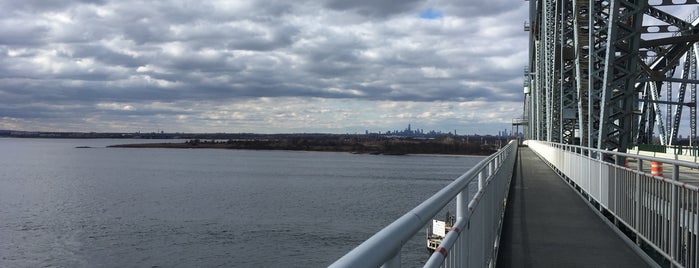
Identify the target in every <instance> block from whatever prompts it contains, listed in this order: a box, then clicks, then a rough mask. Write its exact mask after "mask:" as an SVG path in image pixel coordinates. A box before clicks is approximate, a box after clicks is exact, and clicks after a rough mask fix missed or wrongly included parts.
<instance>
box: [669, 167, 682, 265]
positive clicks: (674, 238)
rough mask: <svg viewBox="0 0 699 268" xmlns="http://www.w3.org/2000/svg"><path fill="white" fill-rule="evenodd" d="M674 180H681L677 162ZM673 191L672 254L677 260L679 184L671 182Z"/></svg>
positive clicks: (671, 218) (671, 199)
mask: <svg viewBox="0 0 699 268" xmlns="http://www.w3.org/2000/svg"><path fill="white" fill-rule="evenodd" d="M672 180H674V181H679V180H680V166H678V165H677V164H673V165H672ZM670 187H672V188H671V190H672V192H671V193H670V202H671V205H670V209H671V210H670V256H671V257H672V258H673V259H675V260H677V236H678V235H677V230H678V228H677V226H678V225H679V223H678V200H677V199H678V196H677V186H676V185H674V184H670Z"/></svg>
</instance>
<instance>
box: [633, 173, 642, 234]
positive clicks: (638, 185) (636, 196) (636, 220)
mask: <svg viewBox="0 0 699 268" xmlns="http://www.w3.org/2000/svg"><path fill="white" fill-rule="evenodd" d="M637 168H638V171H639V172H638V173H636V188H635V192H634V201H635V203H636V207H635V209H634V214H635V215H634V228H635V229H636V231H637V232H638V233H641V229H640V225H641V222H640V221H639V219H640V218H641V215H640V214H641V176H642V175H641V174H642V172H643V160H642V159H638V167H637ZM640 244H641V238H640V235H638V234H636V245H640Z"/></svg>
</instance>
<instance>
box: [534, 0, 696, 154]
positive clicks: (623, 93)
mask: <svg viewBox="0 0 699 268" xmlns="http://www.w3.org/2000/svg"><path fill="white" fill-rule="evenodd" d="M529 3H530V21H529V22H525V25H524V27H525V30H526V31H529V32H530V53H529V54H530V58H529V66H528V67H526V68H525V72H524V75H525V82H524V92H525V111H524V114H525V115H524V119H525V120H526V123H527V124H528V127H525V135H526V137H527V138H528V139H532V140H541V141H549V142H558V143H564V144H577V145H581V146H584V147H588V148H596V149H606V150H618V151H620V152H624V151H625V150H626V149H627V148H629V146H631V145H633V144H650V143H651V142H653V138H654V137H659V142H660V144H662V145H674V144H677V143H678V141H679V137H681V135H680V129H681V126H682V129H684V130H685V131H686V129H687V128H688V129H689V131H688V132H687V131H686V132H685V133H686V134H685V135H688V136H689V137H690V138H689V142H690V143H691V145H696V137H697V118H696V102H697V96H696V95H697V94H696V84H697V83H699V80H697V59H698V58H699V46H698V45H697V41H699V28H697V24H699V19H698V18H697V17H699V16H698V15H697V14H699V13H697V11H696V9H697V5H698V4H699V2H697V0H681V1H678V0H655V1H644V0H636V1H626V0H621V1H617V0H614V1H610V0H605V1H598V0H562V1H561V0H555V1H554V0H539V1H530V2H529ZM687 16H689V17H688V18H686V17H687ZM683 118H684V119H683ZM687 118H688V120H687ZM687 121H688V122H687ZM685 137H686V136H685ZM656 142H657V141H656Z"/></svg>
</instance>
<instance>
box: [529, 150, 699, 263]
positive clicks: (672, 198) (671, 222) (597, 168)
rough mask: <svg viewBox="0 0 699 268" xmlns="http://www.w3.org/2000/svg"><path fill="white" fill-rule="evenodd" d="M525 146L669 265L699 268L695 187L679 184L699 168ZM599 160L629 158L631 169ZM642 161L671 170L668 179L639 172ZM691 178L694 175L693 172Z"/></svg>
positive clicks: (698, 207)
mask: <svg viewBox="0 0 699 268" xmlns="http://www.w3.org/2000/svg"><path fill="white" fill-rule="evenodd" d="M527 144H528V145H529V147H530V148H531V149H532V150H533V151H534V152H536V153H537V154H538V155H539V156H540V157H541V158H542V159H544V160H545V161H546V162H547V164H549V166H551V167H552V168H554V170H556V171H557V172H558V173H559V174H560V175H562V176H563V177H564V178H565V179H566V180H567V181H568V182H569V183H571V184H572V185H573V186H574V187H576V189H578V190H579V191H580V192H581V193H582V194H583V195H584V196H587V197H588V198H590V200H591V201H593V203H596V204H598V206H599V208H600V209H601V210H603V211H607V212H609V213H610V214H611V215H612V216H613V218H614V219H615V220H616V221H618V223H619V225H620V226H621V225H622V224H623V226H625V227H626V229H628V230H629V231H630V232H632V233H633V236H635V238H636V242H637V243H639V244H641V243H643V244H644V245H647V246H649V247H651V248H652V249H654V250H655V251H656V252H657V253H659V254H660V255H662V256H663V257H664V258H665V259H666V261H668V262H669V263H670V264H671V266H673V267H691V268H697V267H699V264H698V263H699V242H698V239H697V238H698V236H697V231H698V230H699V218H698V217H697V215H698V214H699V188H698V187H697V186H695V185H689V184H686V183H683V182H680V181H679V178H680V175H681V172H685V173H687V172H693V173H696V172H697V170H698V169H699V164H697V163H694V162H686V161H677V160H673V159H664V158H655V157H649V156H642V155H634V154H625V153H618V152H612V151H603V150H595V149H589V148H585V147H580V146H574V145H564V144H556V143H548V142H541V141H527ZM602 159H616V161H617V162H618V163H627V162H625V161H624V160H629V159H631V160H632V163H634V161H633V160H635V163H636V168H635V169H631V168H628V167H624V166H620V165H615V164H614V163H610V162H606V161H603V160H602ZM644 161H649V162H658V163H661V164H662V165H663V166H665V167H671V169H672V171H671V172H670V173H666V174H671V177H670V178H665V177H661V176H652V175H651V174H649V173H647V172H644V169H643V163H644ZM696 176H699V174H697V175H696Z"/></svg>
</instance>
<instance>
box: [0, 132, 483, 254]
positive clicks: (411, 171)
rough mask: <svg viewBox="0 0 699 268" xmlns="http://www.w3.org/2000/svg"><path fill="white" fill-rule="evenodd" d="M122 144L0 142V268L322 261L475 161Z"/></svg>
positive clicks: (418, 242) (411, 250) (416, 248)
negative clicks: (127, 147)
mask: <svg viewBox="0 0 699 268" xmlns="http://www.w3.org/2000/svg"><path fill="white" fill-rule="evenodd" d="M127 142H135V143H141V142H152V141H148V140H145V141H144V140H62V139H9V138H2V139H0V152H1V154H0V267H324V266H327V265H329V264H330V263H332V262H333V261H334V260H336V259H337V258H339V257H341V256H342V255H344V254H345V253H346V252H348V251H349V250H351V249H352V248H354V247H355V246H356V245H358V244H359V243H361V242H362V241H363V240H365V239H366V238H368V237H370V236H371V235H372V234H373V233H375V232H376V231H378V230H380V229H381V228H382V227H384V226H385V225H387V224H389V223H390V222H392V221H393V220H395V219H397V218H398V217H399V216H401V215H403V214H404V213H405V212H407V211H408V210H410V209H412V208H413V207H414V206H416V205H417V204H419V203H420V202H422V201H423V200H424V199H426V198H427V197H429V196H431V195H432V194H434V193H435V192H436V191H438V190H439V189H440V188H442V187H444V186H445V185H446V184H448V183H449V182H450V181H451V180H452V179H453V178H456V177H457V176H459V175H460V174H462V173H463V172H465V171H466V170H468V168H469V167H471V166H473V165H475V164H476V163H477V162H478V161H480V159H482V158H481V157H453V156H376V155H353V154H349V153H328V152H293V151H292V152H288V151H246V150H214V149H196V150H193V149H124V148H104V146H106V145H110V144H119V143H127ZM76 146H92V147H95V148H89V149H80V148H75V147H76ZM440 216H441V215H440ZM423 235H424V234H418V235H416V237H415V238H414V239H413V240H412V241H410V242H409V243H408V246H406V248H405V249H404V250H403V253H402V254H403V262H404V264H405V265H406V266H408V267H412V266H417V265H419V264H420V263H422V262H424V261H425V260H426V258H427V254H426V253H425V248H424V240H423Z"/></svg>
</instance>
